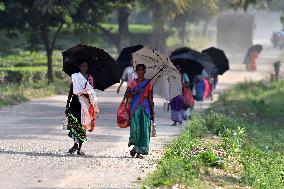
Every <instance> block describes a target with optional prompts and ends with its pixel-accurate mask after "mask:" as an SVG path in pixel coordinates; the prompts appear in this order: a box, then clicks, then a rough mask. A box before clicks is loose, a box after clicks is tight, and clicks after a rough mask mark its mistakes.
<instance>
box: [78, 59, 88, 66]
mask: <svg viewBox="0 0 284 189" xmlns="http://www.w3.org/2000/svg"><path fill="white" fill-rule="evenodd" d="M85 62H86V63H88V64H89V60H87V59H81V60H79V64H78V66H80V65H81V64H83V63H85Z"/></svg>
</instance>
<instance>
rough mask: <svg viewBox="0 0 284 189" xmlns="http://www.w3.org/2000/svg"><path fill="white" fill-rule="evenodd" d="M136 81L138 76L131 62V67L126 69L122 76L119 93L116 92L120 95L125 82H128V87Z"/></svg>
mask: <svg viewBox="0 0 284 189" xmlns="http://www.w3.org/2000/svg"><path fill="white" fill-rule="evenodd" d="M135 79H137V74H136V72H135V71H134V69H133V66H132V62H131V65H130V66H128V67H126V68H125V69H124V71H123V74H122V76H121V82H120V84H119V87H118V88H117V91H116V92H117V94H119V92H120V88H121V86H122V84H123V83H124V82H125V81H126V82H127V86H128V85H129V84H130V83H131V82H132V81H133V80H135Z"/></svg>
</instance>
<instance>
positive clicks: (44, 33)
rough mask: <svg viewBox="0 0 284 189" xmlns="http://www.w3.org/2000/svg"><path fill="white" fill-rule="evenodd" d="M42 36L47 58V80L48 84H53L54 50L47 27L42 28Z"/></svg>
mask: <svg viewBox="0 0 284 189" xmlns="http://www.w3.org/2000/svg"><path fill="white" fill-rule="evenodd" d="M40 31H41V36H42V39H43V43H44V47H45V51H46V56H47V80H48V84H51V83H52V82H53V70H52V52H53V49H52V48H51V45H50V42H49V37H48V28H47V26H46V25H43V26H41V27H40Z"/></svg>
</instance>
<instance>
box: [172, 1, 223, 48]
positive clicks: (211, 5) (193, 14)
mask: <svg viewBox="0 0 284 189" xmlns="http://www.w3.org/2000/svg"><path fill="white" fill-rule="evenodd" d="M218 3H219V1H218V0H189V4H188V8H187V9H186V10H184V12H182V13H181V14H178V15H177V16H176V17H175V19H174V20H173V25H174V26H175V27H176V28H177V29H178V32H179V36H180V38H181V39H182V45H184V42H185V41H184V40H185V33H186V32H185V30H186V23H188V22H191V23H198V22H200V21H204V22H205V25H204V29H203V34H204V35H205V33H206V31H207V24H208V22H209V21H210V19H211V18H212V16H214V15H216V14H217V13H218V12H219V6H218Z"/></svg>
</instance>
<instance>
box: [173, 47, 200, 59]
mask: <svg viewBox="0 0 284 189" xmlns="http://www.w3.org/2000/svg"><path fill="white" fill-rule="evenodd" d="M191 51H195V50H193V49H191V48H189V47H180V48H177V49H176V50H174V51H173V52H172V53H171V55H170V57H171V56H176V55H179V54H184V53H187V52H191ZM195 52H196V51H195Z"/></svg>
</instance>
